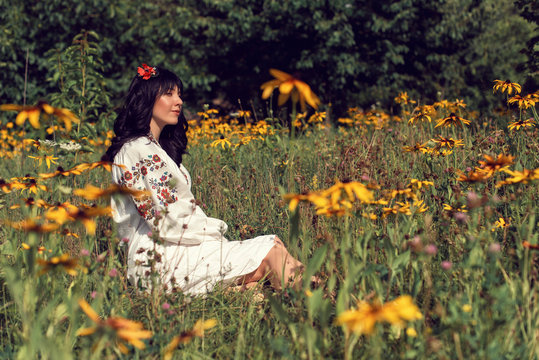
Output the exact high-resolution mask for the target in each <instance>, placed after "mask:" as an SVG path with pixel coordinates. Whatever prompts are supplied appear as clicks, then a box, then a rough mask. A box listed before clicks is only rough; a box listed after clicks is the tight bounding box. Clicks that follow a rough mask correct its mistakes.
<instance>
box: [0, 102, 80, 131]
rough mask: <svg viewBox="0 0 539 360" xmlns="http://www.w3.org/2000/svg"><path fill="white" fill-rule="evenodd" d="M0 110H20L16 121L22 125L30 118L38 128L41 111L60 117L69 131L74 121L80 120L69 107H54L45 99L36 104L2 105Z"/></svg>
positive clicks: (32, 123)
mask: <svg viewBox="0 0 539 360" xmlns="http://www.w3.org/2000/svg"><path fill="white" fill-rule="evenodd" d="M0 110H3V111H18V112H19V114H18V115H17V117H16V118H15V123H16V124H17V125H19V126H20V125H22V124H24V122H25V121H26V119H28V122H30V125H32V126H33V127H34V128H36V129H38V128H39V116H40V115H41V113H44V114H45V115H46V116H49V115H54V116H56V117H57V118H58V119H60V120H61V121H63V122H64V124H65V127H66V130H67V131H68V132H69V131H70V130H71V123H72V122H76V123H78V122H79V119H78V118H77V117H76V116H75V115H74V114H73V113H72V112H71V111H69V110H68V109H60V108H54V107H52V106H50V105H49V104H47V103H45V102H43V101H40V102H38V103H37V105H35V106H28V105H15V104H5V105H0Z"/></svg>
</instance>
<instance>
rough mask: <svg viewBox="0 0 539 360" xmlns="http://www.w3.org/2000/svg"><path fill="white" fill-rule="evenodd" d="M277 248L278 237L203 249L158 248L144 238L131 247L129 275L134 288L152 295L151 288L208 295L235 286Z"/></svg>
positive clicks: (213, 243)
mask: <svg viewBox="0 0 539 360" xmlns="http://www.w3.org/2000/svg"><path fill="white" fill-rule="evenodd" d="M274 245H275V235H262V236H258V237H256V238H254V239H249V240H242V241H228V240H226V239H223V241H206V242H203V243H201V244H200V245H177V244H174V243H165V244H162V245H161V244H155V243H154V241H153V240H152V239H151V238H150V237H148V236H143V237H141V238H139V241H137V242H136V244H135V243H132V244H130V247H129V254H128V270H127V275H128V279H129V281H130V282H131V283H132V284H133V285H135V286H137V287H138V286H142V287H143V288H144V289H145V290H147V291H149V290H150V289H151V287H152V284H156V285H159V286H160V287H161V288H163V290H165V291H166V292H171V291H173V289H176V290H181V291H183V292H184V293H186V294H189V295H201V294H206V293H208V292H210V291H212V290H213V288H214V287H215V286H216V285H217V284H221V285H222V286H228V285H232V284H234V283H235V282H236V281H237V280H238V279H239V278H240V277H241V276H244V275H247V274H250V273H252V272H253V271H255V270H256V269H258V267H259V266H260V264H261V263H262V260H263V259H264V258H265V257H266V255H267V254H268V252H269V251H270V250H271V249H272V248H273V246H274Z"/></svg>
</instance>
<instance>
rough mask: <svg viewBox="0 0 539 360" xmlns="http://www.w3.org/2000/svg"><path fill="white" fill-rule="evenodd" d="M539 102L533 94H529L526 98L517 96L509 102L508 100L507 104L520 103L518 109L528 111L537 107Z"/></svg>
mask: <svg viewBox="0 0 539 360" xmlns="http://www.w3.org/2000/svg"><path fill="white" fill-rule="evenodd" d="M538 101H539V99H537V98H536V97H535V96H533V94H528V95H526V96H520V95H515V96H513V97H512V98H510V99H509V100H507V103H508V104H514V103H518V107H519V108H520V109H527V108H530V107H533V106H535V103H536V102H538Z"/></svg>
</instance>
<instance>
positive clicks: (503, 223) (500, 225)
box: [491, 217, 511, 231]
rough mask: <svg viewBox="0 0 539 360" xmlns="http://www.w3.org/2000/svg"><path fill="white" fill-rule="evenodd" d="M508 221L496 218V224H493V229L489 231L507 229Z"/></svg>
mask: <svg viewBox="0 0 539 360" xmlns="http://www.w3.org/2000/svg"><path fill="white" fill-rule="evenodd" d="M508 220H510V219H507V220H506V219H504V218H503V217H500V218H498V220H496V222H495V223H494V227H493V228H492V229H491V230H492V231H496V229H505V228H507V227H509V225H511V224H510V222H509V221H508Z"/></svg>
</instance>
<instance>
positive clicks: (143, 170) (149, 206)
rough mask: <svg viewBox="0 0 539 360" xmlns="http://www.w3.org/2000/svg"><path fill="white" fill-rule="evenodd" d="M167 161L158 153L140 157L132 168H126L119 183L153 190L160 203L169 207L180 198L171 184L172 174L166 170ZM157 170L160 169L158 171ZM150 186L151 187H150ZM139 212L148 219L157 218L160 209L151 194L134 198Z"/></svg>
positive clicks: (134, 187) (138, 188)
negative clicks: (143, 157) (156, 206)
mask: <svg viewBox="0 0 539 360" xmlns="http://www.w3.org/2000/svg"><path fill="white" fill-rule="evenodd" d="M166 166H167V165H166V163H165V162H164V161H163V160H161V158H160V157H159V155H157V154H153V155H151V154H149V155H147V158H146V159H140V160H139V161H138V162H136V163H135V164H134V165H133V166H131V169H129V170H125V171H123V173H122V176H121V177H120V181H119V184H120V185H122V186H127V187H129V188H133V189H137V190H146V189H148V190H151V191H152V193H153V194H155V196H156V198H157V200H158V201H159V204H158V205H161V206H163V207H167V206H168V205H169V204H172V203H174V202H176V201H177V200H178V197H177V190H176V188H175V187H174V186H172V185H171V183H170V181H171V180H172V174H171V173H170V172H168V171H166ZM157 170H160V171H158V172H156V171H157ZM148 187H149V188H148ZM133 200H134V201H135V205H136V207H137V210H138V212H139V214H140V215H141V216H142V217H143V218H144V219H146V220H153V219H155V218H156V216H157V213H156V211H157V210H158V209H156V208H155V206H154V205H157V204H154V201H153V200H152V198H151V196H143V197H140V198H133Z"/></svg>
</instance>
